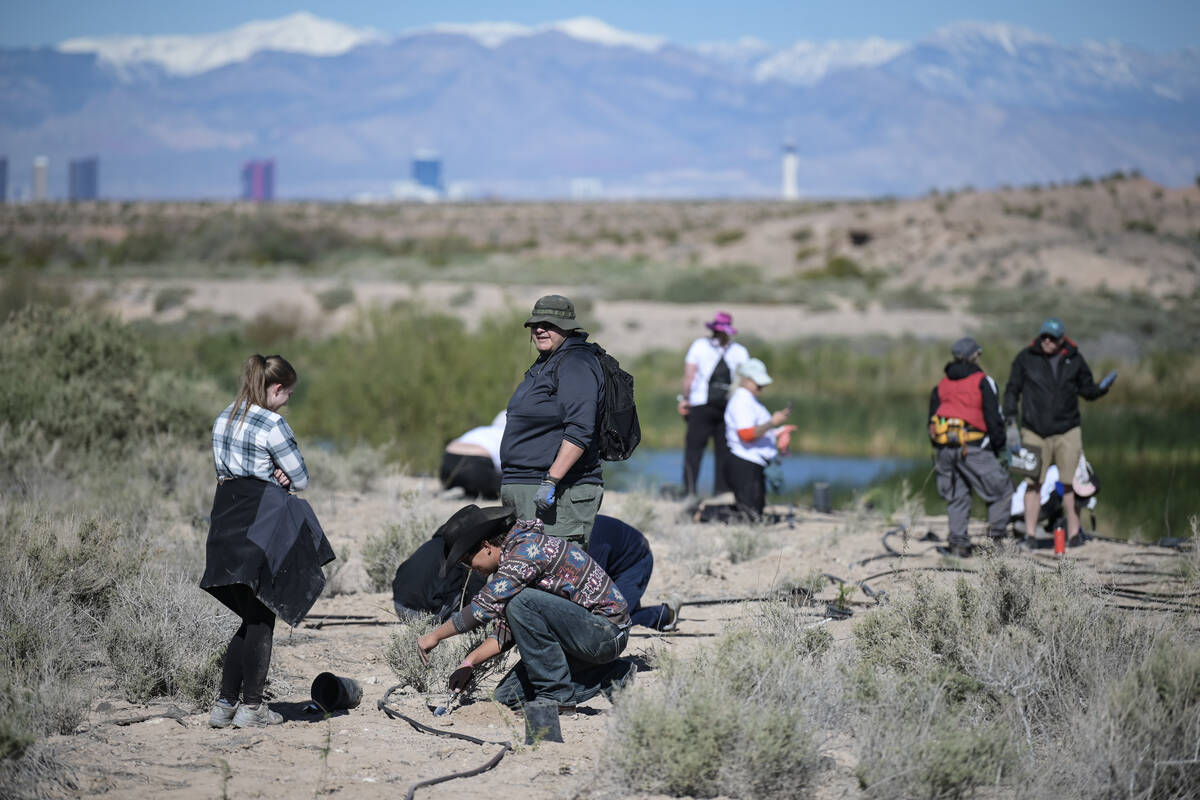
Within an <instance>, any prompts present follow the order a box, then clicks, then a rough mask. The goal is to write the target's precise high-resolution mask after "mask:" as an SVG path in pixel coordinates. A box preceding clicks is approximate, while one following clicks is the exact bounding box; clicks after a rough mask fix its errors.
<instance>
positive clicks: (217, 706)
mask: <svg viewBox="0 0 1200 800" xmlns="http://www.w3.org/2000/svg"><path fill="white" fill-rule="evenodd" d="M237 710H238V707H237V703H234V704H233V705H229V704H228V701H226V700H218V701H217V702H215V703H213V707H212V711H211V712H209V715H208V726H209V727H210V728H228V727H229V726H230V725H232V724H233V717H234V715H235V714H236V713H237Z"/></svg>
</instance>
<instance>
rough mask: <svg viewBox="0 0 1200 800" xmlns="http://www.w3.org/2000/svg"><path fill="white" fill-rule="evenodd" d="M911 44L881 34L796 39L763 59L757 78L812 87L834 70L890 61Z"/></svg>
mask: <svg viewBox="0 0 1200 800" xmlns="http://www.w3.org/2000/svg"><path fill="white" fill-rule="evenodd" d="M909 47H910V45H909V44H908V43H906V42H895V41H889V40H887V39H881V38H879V37H871V38H869V39H859V40H849V41H830V42H796V43H795V44H793V45H792V46H791V47H787V48H785V49H783V50H781V51H779V52H777V53H774V54H772V55H770V56H767V57H766V58H763V59H762V60H761V61H759V63H758V64H757V65H756V66H755V68H754V77H755V79H756V80H759V81H770V80H779V81H785V82H787V83H794V84H796V85H798V86H812V85H813V84H815V83H818V82H820V81H821V80H822V79H823V78H824V77H825V76H827V75H830V74H832V73H834V72H840V71H841V70H845V69H855V68H859V67H877V66H879V65H880V64H886V63H887V62H889V61H891V60H892V59H893V58H895V57H896V56H898V55H900V54H901V53H903V52H905V51H907V50H908V49H909Z"/></svg>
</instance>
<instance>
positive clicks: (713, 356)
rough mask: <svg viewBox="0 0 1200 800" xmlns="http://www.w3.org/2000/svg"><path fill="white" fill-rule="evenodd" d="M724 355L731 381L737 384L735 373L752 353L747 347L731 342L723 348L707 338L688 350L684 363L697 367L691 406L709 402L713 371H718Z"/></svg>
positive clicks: (690, 401)
mask: <svg viewBox="0 0 1200 800" xmlns="http://www.w3.org/2000/svg"><path fill="white" fill-rule="evenodd" d="M722 355H723V356H724V358H725V363H726V364H728V365H729V380H730V382H731V383H735V382H736V381H735V378H734V373H736V372H737V368H738V365H740V364H741V363H742V362H743V361H745V360H746V359H748V358H750V353H748V352H747V351H746V348H745V347H742V346H741V345H740V344H738V343H737V342H730V343H729V344H728V345H726V346H725V347H724V348H722V347H721V345H719V344H717V340H716V339H713V338H712V337H705V338H703V339H697V340H696V341H694V342H692V346H691V347H689V348H688V351H687V356H685V357H684V359H683V363H684V364H695V365H696V376H695V377H694V378H692V386H691V389H689V390H688V403H689V404H690V405H693V406H702V405H704V404H705V403H707V402H708V381H709V379H710V378H712V374H713V370H714V369H716V366H717V361H719V360H720V359H721V357H722Z"/></svg>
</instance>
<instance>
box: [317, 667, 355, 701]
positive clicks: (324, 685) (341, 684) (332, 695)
mask: <svg viewBox="0 0 1200 800" xmlns="http://www.w3.org/2000/svg"><path fill="white" fill-rule="evenodd" d="M362 695H363V691H362V687H361V686H359V685H358V681H356V680H354V679H352V678H339V677H338V676H337V675H334V674H333V673H332V672H322V673H321V674H320V675H318V676H317V677H316V678H314V679H313V682H312V699H313V702H314V703H316V704H317V705H318V706H320V707H321V708H322V709H323V710H325V711H339V710H342V709H351V708H355V707H357V706H358V704H359V703H361V702H362Z"/></svg>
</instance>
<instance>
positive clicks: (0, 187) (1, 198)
mask: <svg viewBox="0 0 1200 800" xmlns="http://www.w3.org/2000/svg"><path fill="white" fill-rule="evenodd" d="M5 202H8V159H7V158H6V157H4V156H0V203H5Z"/></svg>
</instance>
